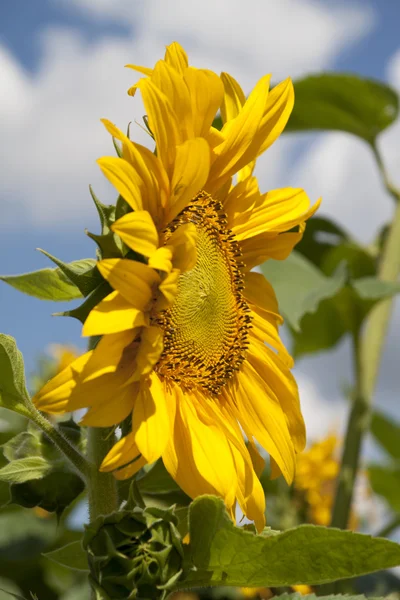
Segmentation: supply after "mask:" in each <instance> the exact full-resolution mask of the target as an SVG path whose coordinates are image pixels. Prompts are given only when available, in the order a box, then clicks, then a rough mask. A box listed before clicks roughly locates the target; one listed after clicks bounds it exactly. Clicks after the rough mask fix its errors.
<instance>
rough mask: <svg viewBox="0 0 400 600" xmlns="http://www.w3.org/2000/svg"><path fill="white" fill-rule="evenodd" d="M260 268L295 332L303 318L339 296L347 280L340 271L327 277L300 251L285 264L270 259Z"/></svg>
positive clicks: (285, 261) (292, 255)
mask: <svg viewBox="0 0 400 600" xmlns="http://www.w3.org/2000/svg"><path fill="white" fill-rule="evenodd" d="M261 269H262V272H263V274H264V275H265V277H266V278H267V279H268V281H269V282H270V283H271V284H272V286H273V288H274V290H275V292H276V295H277V298H278V301H279V306H280V308H281V310H282V312H283V314H284V315H285V317H286V319H287V321H288V323H289V324H290V325H291V327H293V329H294V330H295V331H299V329H300V321H301V319H302V317H303V316H304V315H305V314H307V313H312V312H314V311H315V310H316V309H317V307H318V305H319V303H320V302H321V301H322V300H324V299H325V298H330V297H331V296H333V295H334V294H336V293H337V292H338V291H339V290H340V289H341V288H342V287H343V285H344V283H345V280H346V273H345V271H344V269H338V270H337V271H336V273H335V274H334V275H333V276H332V277H326V276H325V275H324V274H323V273H322V272H321V271H319V270H318V269H317V268H316V267H315V266H314V265H313V264H312V263H311V262H310V261H308V260H307V259H306V258H304V257H303V256H301V255H300V254H298V253H297V252H292V253H291V254H290V256H289V257H288V258H287V259H286V260H284V261H276V260H269V261H267V262H266V263H264V264H263V265H262V267H261Z"/></svg>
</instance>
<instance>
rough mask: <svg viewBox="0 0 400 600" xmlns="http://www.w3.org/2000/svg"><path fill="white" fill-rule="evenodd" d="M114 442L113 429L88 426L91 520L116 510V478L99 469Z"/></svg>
mask: <svg viewBox="0 0 400 600" xmlns="http://www.w3.org/2000/svg"><path fill="white" fill-rule="evenodd" d="M114 444H115V436H114V433H113V430H110V429H104V428H98V427H90V428H89V430H88V458H89V460H90V465H91V469H90V476H89V479H88V493H89V514H90V520H91V521H93V520H94V519H95V518H96V517H98V516H100V515H108V514H110V513H112V512H114V511H116V510H118V494H117V483H116V480H115V478H114V477H113V475H112V473H101V472H100V471H99V467H100V465H101V463H102V461H103V459H104V457H105V455H106V454H107V452H108V451H109V450H110V449H111V448H112V446H113V445H114Z"/></svg>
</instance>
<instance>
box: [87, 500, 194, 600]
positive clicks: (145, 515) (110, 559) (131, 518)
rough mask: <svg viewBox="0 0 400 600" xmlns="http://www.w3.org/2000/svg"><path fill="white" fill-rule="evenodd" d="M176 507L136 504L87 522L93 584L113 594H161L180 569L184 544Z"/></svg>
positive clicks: (116, 599) (126, 599)
mask: <svg viewBox="0 0 400 600" xmlns="http://www.w3.org/2000/svg"><path fill="white" fill-rule="evenodd" d="M177 523H178V519H177V518H176V516H175V515H174V509H168V510H162V509H159V508H155V507H148V508H145V509H144V510H142V509H140V508H138V507H136V508H135V509H134V510H133V511H126V510H125V511H120V512H118V513H113V514H111V515H109V516H107V517H103V516H101V517H99V518H97V519H96V520H95V521H94V522H93V523H91V524H90V525H88V526H87V528H86V532H85V536H84V539H83V545H84V548H85V549H86V551H87V553H88V559H89V566H90V571H91V578H92V583H93V587H94V589H95V590H97V591H99V590H101V593H102V594H103V595H105V597H108V598H110V599H112V600H122V599H123V600H131V599H138V600H140V599H146V600H152V599H154V600H158V599H161V600H163V599H164V598H165V597H166V595H167V594H168V592H169V591H170V590H171V589H172V587H173V585H174V584H175V582H176V581H177V580H178V579H179V577H180V576H181V574H182V568H183V549H182V542H181V537H180V535H179V533H178V530H177V527H176V526H177Z"/></svg>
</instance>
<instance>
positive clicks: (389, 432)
mask: <svg viewBox="0 0 400 600" xmlns="http://www.w3.org/2000/svg"><path fill="white" fill-rule="evenodd" d="M371 433H372V435H373V436H374V437H375V439H376V441H377V442H378V443H379V444H380V445H381V446H382V448H384V449H385V450H386V452H387V453H388V454H390V456H393V458H395V459H397V460H400V443H399V440H400V425H399V424H398V423H393V421H392V420H391V419H389V418H388V417H386V416H385V415H384V414H383V413H381V412H377V411H375V412H374V414H373V415H372V420H371Z"/></svg>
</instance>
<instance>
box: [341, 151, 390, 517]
mask: <svg viewBox="0 0 400 600" xmlns="http://www.w3.org/2000/svg"><path fill="white" fill-rule="evenodd" d="M373 151H374V155H375V157H376V159H377V162H378V167H379V169H380V171H381V174H382V179H383V182H384V184H385V187H386V189H387V191H388V192H389V193H390V194H391V195H392V196H393V197H394V198H395V199H396V200H399V199H400V191H399V190H396V189H395V188H394V186H393V185H392V184H391V183H390V181H389V179H388V177H387V174H386V171H385V169H384V167H383V163H382V159H381V157H380V154H379V152H378V150H377V148H376V147H373ZM399 273H400V202H398V203H397V206H396V210H395V214H394V218H393V221H392V223H391V225H390V227H389V230H388V233H387V237H386V240H385V244H384V247H383V250H382V254H381V257H380V261H379V267H378V273H377V275H378V278H379V279H381V280H383V281H396V280H397V279H398V276H399ZM392 304H393V301H392V300H391V299H388V300H382V301H380V302H379V303H378V304H377V305H376V306H375V307H374V308H373V309H372V310H371V312H370V314H369V317H368V319H367V323H366V326H365V330H364V333H363V335H362V337H361V339H360V337H359V335H357V336H355V338H354V353H355V374H356V385H355V394H354V398H353V404H352V407H351V411H350V416H349V421H348V426H347V432H346V438H345V443H344V449H343V456H342V463H341V469H340V474H339V478H338V485H337V490H336V497H335V502H334V507H333V512H332V521H331V526H332V527H340V528H342V529H344V528H346V527H347V525H348V521H349V515H350V510H351V503H352V499H353V490H354V483H355V478H356V476H357V471H358V466H359V461H360V452H361V447H362V441H363V438H364V435H365V433H366V432H367V431H368V429H369V424H370V420H371V412H372V400H373V394H374V390H375V386H376V381H377V377H378V371H379V366H380V362H381V357H382V351H383V347H384V343H385V339H386V334H387V330H388V326H389V321H390V316H391V310H392Z"/></svg>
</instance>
